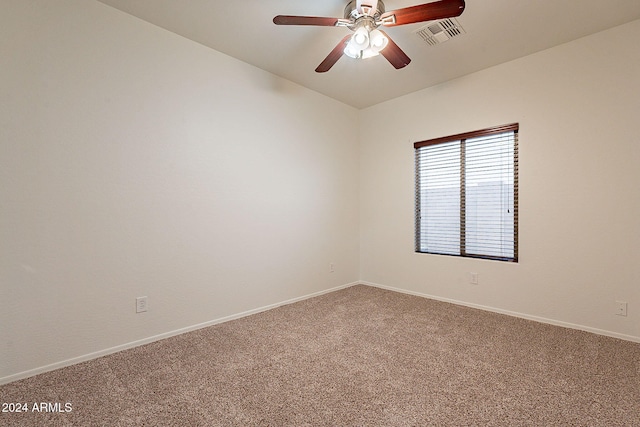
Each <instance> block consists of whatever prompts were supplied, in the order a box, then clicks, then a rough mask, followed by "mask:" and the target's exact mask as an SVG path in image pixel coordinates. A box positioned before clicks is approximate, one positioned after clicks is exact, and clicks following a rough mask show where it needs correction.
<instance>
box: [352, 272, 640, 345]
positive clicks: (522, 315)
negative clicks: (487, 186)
mask: <svg viewBox="0 0 640 427" xmlns="http://www.w3.org/2000/svg"><path fill="white" fill-rule="evenodd" d="M360 283H361V284H363V285H367V286H373V287H375V288H380V289H386V290H388V291H394V292H400V293H403V294H408V295H414V296H418V297H423V298H429V299H433V300H436V301H442V302H448V303H451V304H456V305H462V306H465V307H471V308H477V309H480V310H485V311H491V312H493V313H499V314H506V315H507V316H513V317H519V318H521V319H526V320H533V321H535V322H540V323H546V324H549V325H554V326H561V327H564V328H569V329H577V330H580V331H585V332H591V333H594V334H598V335H604V336H607V337H612V338H618V339H621V340H625V341H632V342H637V343H640V337H636V336H633V335H626V334H620V333H617V332H612V331H606V330H603V329H598V328H592V327H589V326H583V325H577V324H574V323H568V322H562V321H560V320H554V319H547V318H545V317H539V316H533V315H530V314H525V313H518V312H515V311H509V310H503V309H500V308H495V307H489V306H485V305H480V304H473V303H469V302H465V301H458V300H454V299H450V298H443V297H438V296H435V295H429V294H424V293H421V292H415V291H410V290H407V289H400V288H394V287H393V286H386V285H380V284H378V283H372V282H366V281H360Z"/></svg>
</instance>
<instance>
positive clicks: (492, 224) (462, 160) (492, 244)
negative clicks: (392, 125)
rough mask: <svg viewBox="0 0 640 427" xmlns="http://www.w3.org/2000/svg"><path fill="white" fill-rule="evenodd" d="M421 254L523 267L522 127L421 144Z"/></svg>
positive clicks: (418, 177) (418, 168) (418, 224)
mask: <svg viewBox="0 0 640 427" xmlns="http://www.w3.org/2000/svg"><path fill="white" fill-rule="evenodd" d="M414 149H415V161H416V236H415V239H416V241H415V244H416V252H422V253H430V254H442V255H457V256H464V257H475V258H485V259H495V260H502V261H514V262H517V261H518V124H517V123H514V124H510V125H505V126H498V127H495V128H490V129H483V130H479V131H475V132H468V133H464V134H459V135H452V136H449V137H444V138H437V139H431V140H428V141H421V142H416V143H415V144H414Z"/></svg>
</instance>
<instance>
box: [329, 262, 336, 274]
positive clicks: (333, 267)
mask: <svg viewBox="0 0 640 427" xmlns="http://www.w3.org/2000/svg"><path fill="white" fill-rule="evenodd" d="M334 271H336V266H335V265H334V264H333V263H331V264H329V273H333V272H334Z"/></svg>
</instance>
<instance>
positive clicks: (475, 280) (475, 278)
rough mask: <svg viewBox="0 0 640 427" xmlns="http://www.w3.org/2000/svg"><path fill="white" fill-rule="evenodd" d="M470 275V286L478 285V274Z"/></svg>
mask: <svg viewBox="0 0 640 427" xmlns="http://www.w3.org/2000/svg"><path fill="white" fill-rule="evenodd" d="M469 274H470V275H471V280H470V283H471V284H472V285H477V284H478V273H469Z"/></svg>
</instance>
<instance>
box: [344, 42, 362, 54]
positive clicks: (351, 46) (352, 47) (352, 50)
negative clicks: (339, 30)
mask: <svg viewBox="0 0 640 427" xmlns="http://www.w3.org/2000/svg"><path fill="white" fill-rule="evenodd" d="M344 54H345V55H347V56H348V57H349V58H354V59H357V58H360V57H361V55H362V49H360V48H359V47H358V46H356V44H355V43H353V37H352V38H351V40H349V43H347V46H345V48H344Z"/></svg>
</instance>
